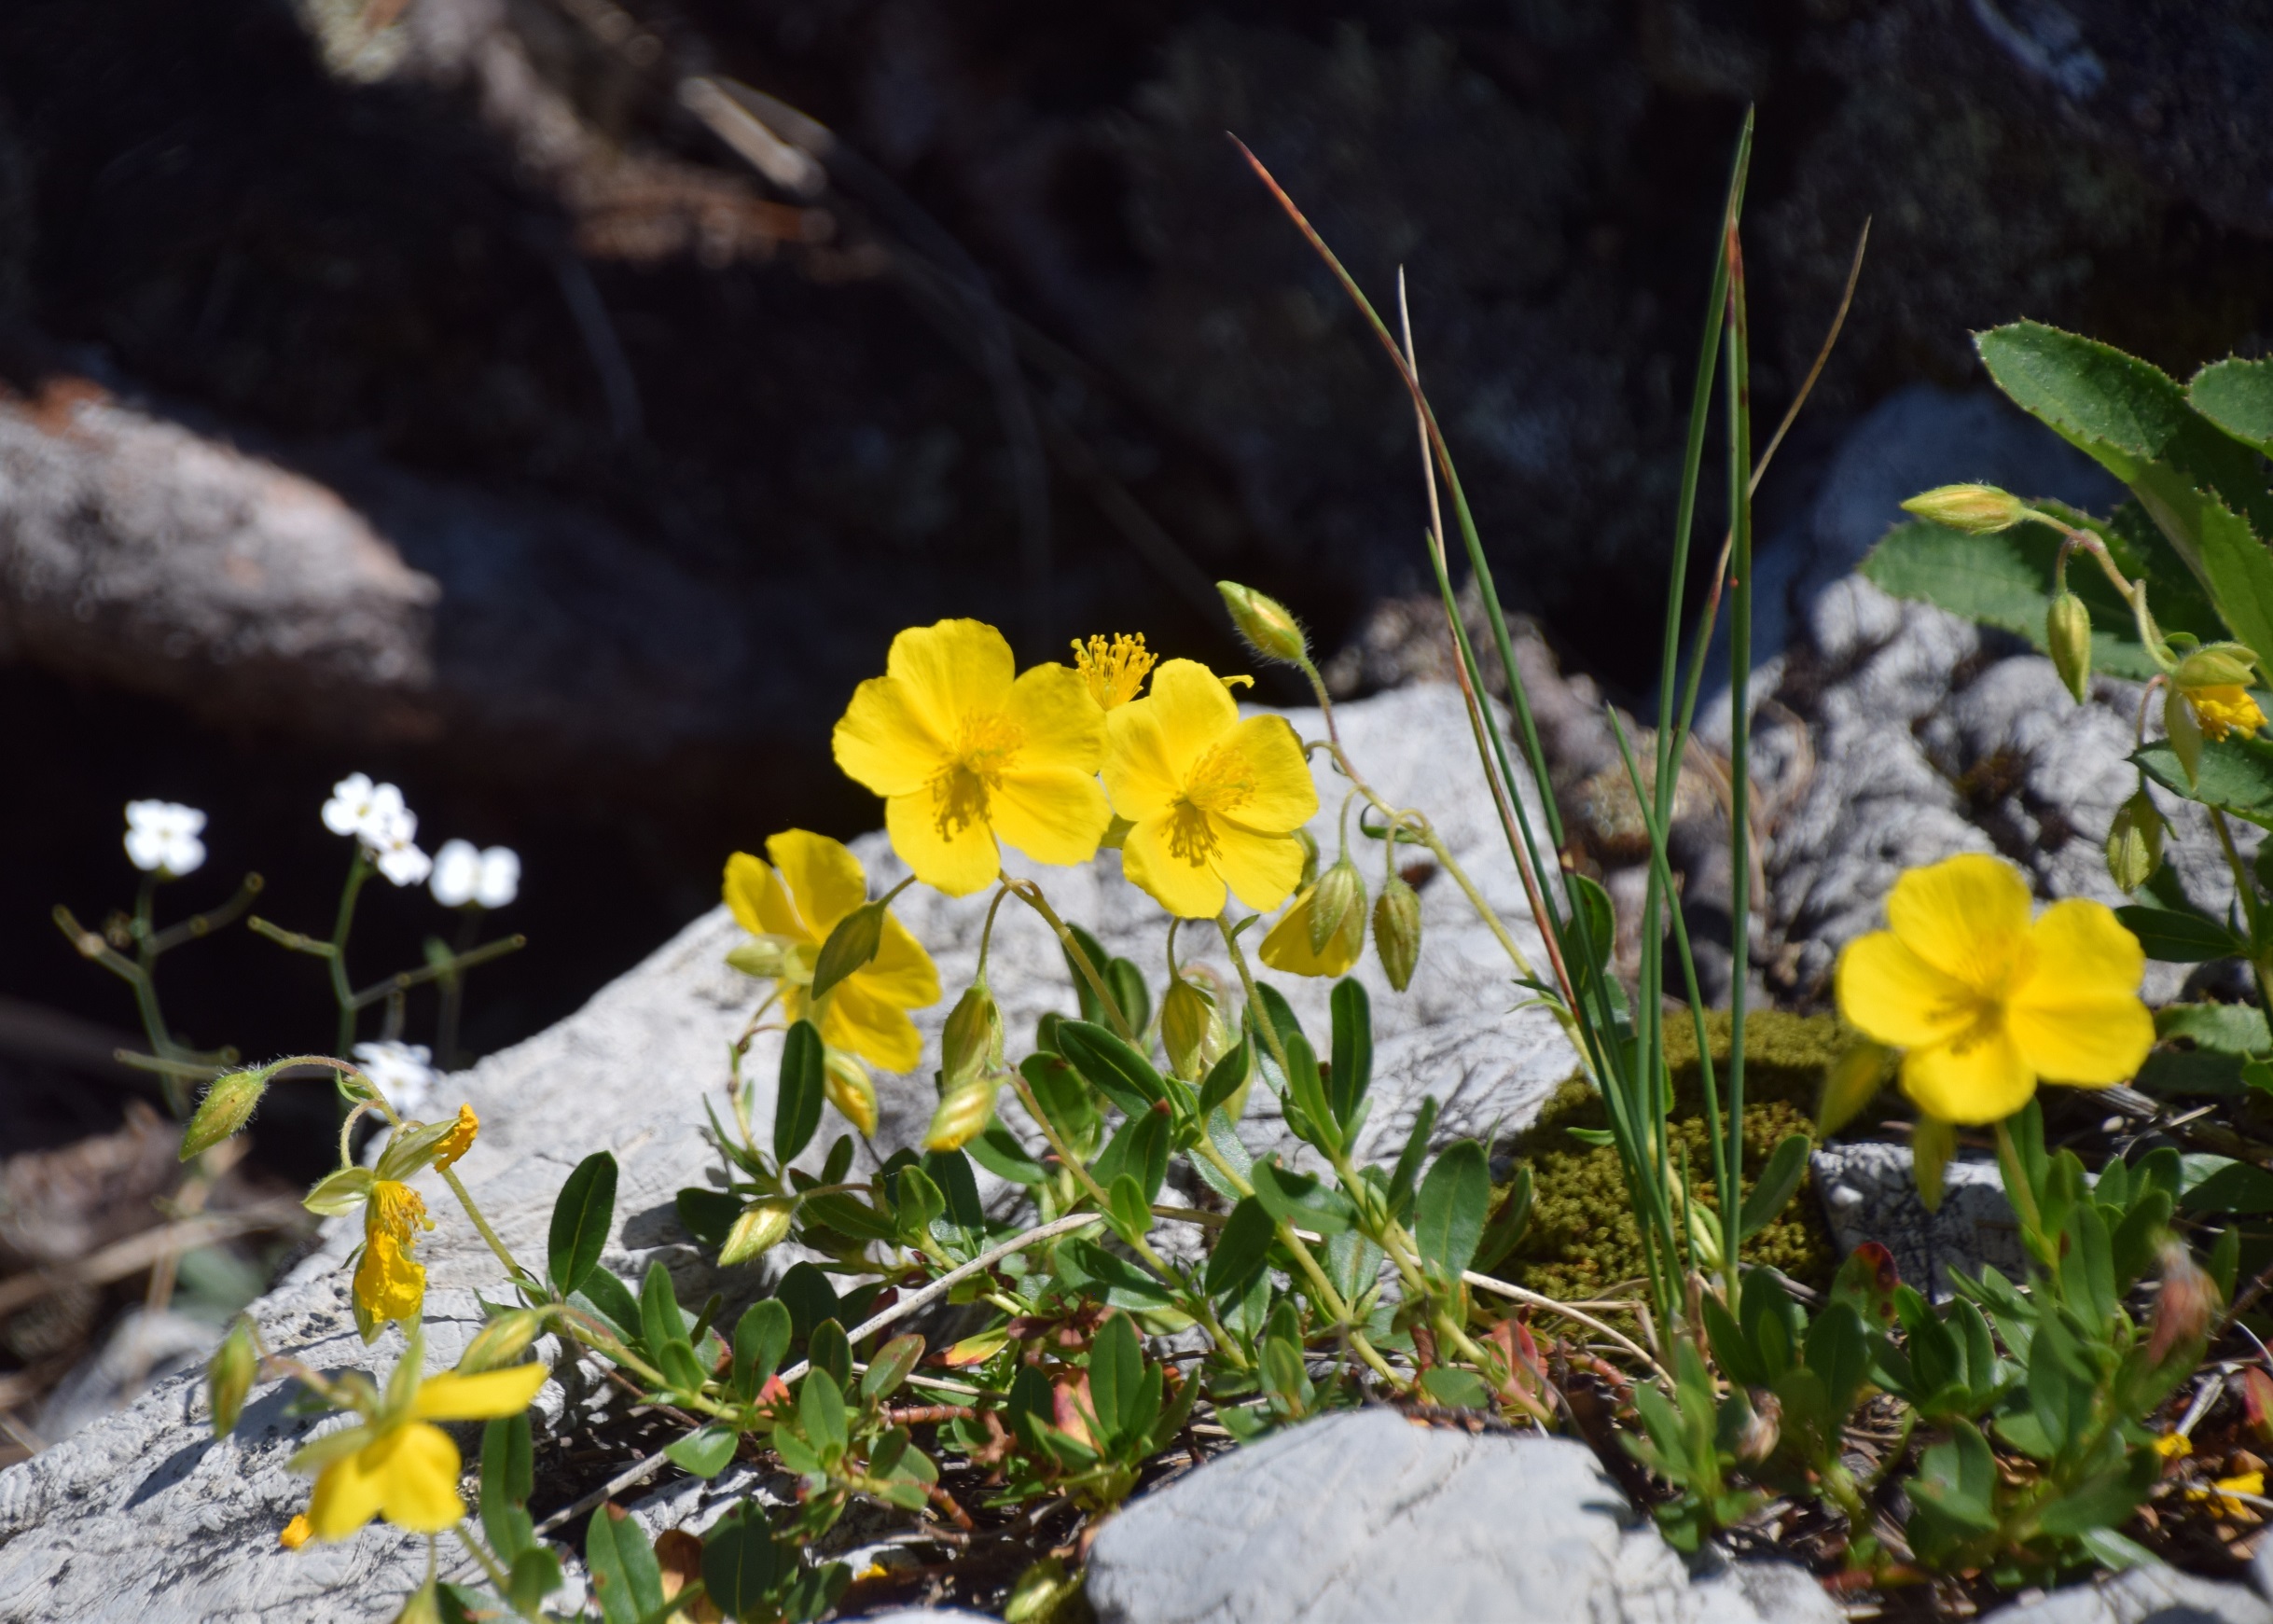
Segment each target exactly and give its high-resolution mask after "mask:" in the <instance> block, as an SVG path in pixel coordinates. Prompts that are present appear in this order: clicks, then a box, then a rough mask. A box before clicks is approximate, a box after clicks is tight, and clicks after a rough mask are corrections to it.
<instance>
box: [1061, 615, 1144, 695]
mask: <svg viewBox="0 0 2273 1624" xmlns="http://www.w3.org/2000/svg"><path fill="white" fill-rule="evenodd" d="M1152 668H1153V656H1152V654H1151V652H1150V651H1149V650H1148V649H1146V648H1145V646H1144V634H1143V632H1115V633H1114V634H1113V640H1112V641H1111V642H1110V643H1108V642H1107V641H1106V640H1105V639H1104V638H1102V637H1091V638H1090V639H1089V640H1088V642H1087V643H1082V642H1079V641H1078V640H1077V641H1076V642H1075V643H1074V669H1075V670H1077V671H1079V672H1080V673H1081V674H1082V675H1083V677H1085V678H1086V679H1088V685H1089V697H1090V698H1091V699H1093V700H1095V701H1097V708H1098V709H1099V710H1101V711H1109V710H1111V709H1112V708H1113V707H1114V706H1116V705H1125V704H1127V703H1128V702H1129V701H1130V700H1133V699H1135V698H1136V697H1137V694H1138V692H1139V691H1140V690H1142V689H1143V687H1144V676H1145V673H1148V672H1150V671H1151V670H1152Z"/></svg>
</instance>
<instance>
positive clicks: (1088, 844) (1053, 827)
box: [989, 667, 1113, 866]
mask: <svg viewBox="0 0 2273 1624" xmlns="http://www.w3.org/2000/svg"><path fill="white" fill-rule="evenodd" d="M1060 669H1061V670H1062V669H1063V668H1062V667H1060ZM1085 697H1086V696H1085ZM1020 759H1021V761H1022V760H1023V759H1024V755H1023V753H1021V755H1020ZM989 810H990V813H991V817H992V819H993V823H994V832H995V833H996V834H997V835H999V836H1001V837H1002V839H1003V840H1006V841H1008V842H1009V843H1010V844H1011V845H1013V846H1016V847H1017V848H1018V849H1019V851H1021V852H1023V853H1025V854H1027V855H1028V856H1029V857H1032V858H1033V860H1034V861H1035V862H1037V863H1061V864H1066V865H1069V866H1070V865H1073V864H1076V863H1087V862H1088V860H1089V859H1090V858H1091V857H1094V856H1096V855H1097V843H1098V841H1100V840H1103V839H1104V838H1105V826H1106V825H1107V824H1109V823H1111V822H1112V821H1113V809H1112V808H1110V807H1108V806H1107V805H1106V804H1105V792H1104V791H1103V790H1102V789H1100V788H1099V787H1098V786H1097V780H1096V779H1095V778H1093V777H1091V776H1090V775H1089V774H1088V772H1086V771H1077V770H1074V769H1073V768H1070V767H1059V768H1049V769H1045V770H1040V771H1030V770H1026V769H1024V768H1023V767H1021V768H1019V770H1015V771H1010V772H1005V773H1004V774H1003V782H1002V787H1001V788H999V789H997V790H996V791H995V792H994V795H993V796H992V798H991V802H990V808H989Z"/></svg>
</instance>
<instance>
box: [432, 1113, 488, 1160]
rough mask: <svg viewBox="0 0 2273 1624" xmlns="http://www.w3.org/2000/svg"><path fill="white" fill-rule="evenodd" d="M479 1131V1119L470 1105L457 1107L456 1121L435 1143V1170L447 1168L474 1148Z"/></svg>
mask: <svg viewBox="0 0 2273 1624" xmlns="http://www.w3.org/2000/svg"><path fill="white" fill-rule="evenodd" d="M480 1131H481V1118H480V1117H477V1116H475V1115H474V1108H473V1107H472V1106H471V1105H460V1106H459V1107H458V1120H457V1122H456V1123H455V1124H454V1125H453V1126H452V1127H451V1128H450V1131H449V1132H447V1133H445V1134H443V1135H442V1137H441V1138H440V1139H438V1140H437V1141H436V1142H435V1146H434V1165H435V1167H436V1168H437V1170H439V1169H442V1168H445V1167H449V1166H450V1165H451V1164H453V1163H454V1162H456V1161H457V1159H459V1158H460V1157H462V1156H464V1154H465V1153H466V1152H467V1151H469V1150H471V1149H473V1147H474V1135H475V1134H477V1133H478V1132H480Z"/></svg>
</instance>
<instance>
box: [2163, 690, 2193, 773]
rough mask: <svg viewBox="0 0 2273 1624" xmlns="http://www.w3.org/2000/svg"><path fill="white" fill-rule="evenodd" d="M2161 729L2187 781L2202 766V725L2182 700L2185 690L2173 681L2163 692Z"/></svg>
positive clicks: (2184, 699) (2184, 697)
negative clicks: (2166, 735) (2167, 737)
mask: <svg viewBox="0 0 2273 1624" xmlns="http://www.w3.org/2000/svg"><path fill="white" fill-rule="evenodd" d="M2163 731H2164V732H2165V733H2166V734H2168V735H2169V740H2170V753H2171V754H2172V755H2173V756H2177V757H2178V764H2179V765H2180V766H2181V767H2182V768H2183V769H2185V771H2186V782H2187V783H2188V784H2192V783H2194V781H2195V778H2196V776H2197V774H2198V773H2199V772H2200V771H2201V769H2202V724H2201V723H2200V721H2198V720H2197V718H2196V716H2195V714H2194V707H2193V706H2192V705H2190V704H2188V703H2187V702H2186V693H2185V690H2184V689H2183V688H2181V687H2178V685H2177V684H2175V683H2173V684H2172V685H2171V686H2170V687H2169V690H2168V691H2167V692H2166V693H2165V694H2164V695H2163Z"/></svg>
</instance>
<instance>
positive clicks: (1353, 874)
mask: <svg viewBox="0 0 2273 1624" xmlns="http://www.w3.org/2000/svg"><path fill="white" fill-rule="evenodd" d="M1353 910H1354V911H1355V912H1357V913H1359V914H1361V915H1362V914H1363V913H1364V912H1365V881H1363V880H1362V879H1360V878H1359V877H1358V872H1357V865H1356V864H1355V863H1352V862H1351V861H1350V859H1349V858H1348V857H1338V858H1337V859H1336V860H1335V863H1334V867H1333V868H1329V869H1327V870H1326V871H1325V872H1324V874H1322V875H1320V876H1319V878H1318V890H1317V891H1316V892H1315V893H1314V894H1313V895H1311V897H1310V951H1312V952H1314V953H1322V952H1324V951H1325V948H1326V943H1328V942H1330V941H1332V940H1333V939H1334V937H1336V936H1337V934H1339V932H1340V930H1341V927H1342V921H1344V920H1345V919H1348V918H1349V917H1350V915H1351V912H1352V911H1353Z"/></svg>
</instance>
